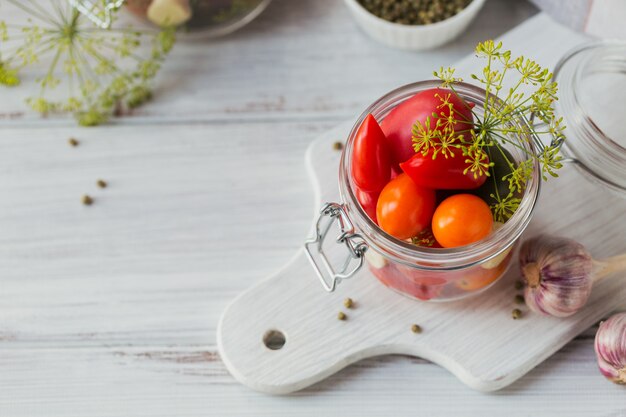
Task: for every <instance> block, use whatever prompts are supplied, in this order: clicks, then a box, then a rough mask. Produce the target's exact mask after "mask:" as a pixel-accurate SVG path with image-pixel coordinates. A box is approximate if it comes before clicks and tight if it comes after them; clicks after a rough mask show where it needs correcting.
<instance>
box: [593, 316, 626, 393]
mask: <svg viewBox="0 0 626 417" xmlns="http://www.w3.org/2000/svg"><path fill="white" fill-rule="evenodd" d="M595 349H596V356H597V358H598V366H599V367H600V372H602V375H604V376H605V377H606V378H607V379H609V380H610V381H613V382H615V383H616V384H626V313H620V314H616V315H614V316H612V317H611V318H609V319H608V320H607V321H605V322H603V323H601V324H600V328H599V329H598V332H597V333H596V341H595Z"/></svg>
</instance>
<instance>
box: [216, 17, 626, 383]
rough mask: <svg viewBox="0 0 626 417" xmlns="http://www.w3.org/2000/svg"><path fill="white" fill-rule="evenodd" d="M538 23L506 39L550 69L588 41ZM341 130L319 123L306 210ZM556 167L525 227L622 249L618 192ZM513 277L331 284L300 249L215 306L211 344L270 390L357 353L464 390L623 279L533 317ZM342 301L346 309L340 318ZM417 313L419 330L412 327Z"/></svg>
mask: <svg viewBox="0 0 626 417" xmlns="http://www.w3.org/2000/svg"><path fill="white" fill-rule="evenodd" d="M546 25H554V26H551V27H550V28H549V29H550V30H549V31H548V30H547V29H546V30H543V31H526V32H525V33H521V31H523V30H526V29H524V26H522V27H521V28H520V29H518V30H514V31H512V32H509V34H507V35H506V36H505V37H504V39H503V40H504V41H505V47H506V48H507V49H513V50H515V51H516V52H517V53H520V54H526V55H527V56H532V57H533V58H535V59H537V61H538V62H539V63H541V64H542V65H545V66H548V67H551V68H553V67H554V64H555V63H556V61H557V60H558V59H559V58H560V57H561V56H562V55H563V53H564V52H565V51H567V50H568V49H570V48H571V47H573V46H575V45H577V44H579V43H581V42H583V41H585V40H586V39H585V38H584V37H582V36H580V35H577V34H574V33H572V32H570V31H568V30H566V29H564V28H561V27H559V26H558V25H556V24H553V23H550V22H548V21H546ZM546 33H549V34H550V36H549V39H546ZM507 40H510V41H512V42H509V43H507ZM475 65H476V63H475V61H474V60H472V59H471V58H468V59H466V60H464V61H461V62H460V63H459V64H457V65H456V68H457V73H460V74H462V75H464V76H465V78H467V74H469V72H470V71H472V70H474V69H475ZM434 66H436V67H438V64H437V65H434ZM350 128H351V123H347V124H344V125H342V126H339V127H337V128H336V129H334V130H332V131H329V132H327V133H326V134H324V135H323V136H322V137H320V138H319V139H318V140H316V141H315V142H314V143H313V144H312V145H311V146H310V148H309V150H308V152H307V155H306V162H307V165H308V168H309V172H310V175H311V178H312V180H313V190H314V193H315V196H316V198H315V201H316V203H317V204H316V207H315V211H314V213H313V214H312V216H313V218H314V219H315V218H317V212H318V210H319V207H320V206H321V204H322V203H325V202H330V201H335V202H339V197H338V187H337V174H338V166H339V157H340V153H339V152H337V151H334V150H333V148H332V144H333V143H334V142H335V141H344V140H345V138H346V137H347V136H348V132H349V130H350ZM560 175H561V177H560V178H559V179H558V180H556V181H551V182H549V183H547V184H545V185H544V187H543V189H542V194H541V197H540V200H539V204H538V205H537V208H536V211H535V215H534V218H533V221H532V222H531V224H530V226H529V229H528V230H527V232H526V234H525V235H524V236H525V237H528V236H530V235H533V234H537V233H539V232H548V233H553V234H557V235H562V236H567V237H570V238H574V239H576V240H578V241H580V242H581V243H583V244H584V245H585V246H587V248H588V249H589V250H590V251H591V252H592V254H593V255H594V256H595V257H597V258H603V257H608V256H611V255H615V254H619V253H623V252H626V221H624V219H626V200H624V199H620V198H618V197H616V196H614V195H612V194H610V193H609V192H607V191H605V190H604V189H603V188H601V187H599V186H598V185H596V184H592V183H590V182H588V181H586V180H585V179H584V178H583V177H582V176H581V174H579V172H578V171H577V170H576V169H575V168H574V167H572V166H566V167H565V168H564V169H563V170H562V171H561V174H560ZM285 216H289V213H285ZM260 221H262V219H260ZM306 237H307V236H302V240H303V242H304V240H305V239H306ZM337 247H338V246H337ZM338 248H339V247H338ZM340 249H341V248H340ZM331 256H332V254H331ZM250 268H251V269H253V268H254V265H251V266H250ZM518 277H519V272H518V266H517V264H515V265H513V266H512V268H511V269H510V270H509V272H508V274H507V275H506V276H505V277H504V278H502V279H501V280H500V281H499V282H498V283H496V285H495V286H494V287H492V288H490V289H488V290H487V291H485V292H483V293H481V294H479V295H477V296H475V297H473V298H470V299H468V300H461V301H456V302H448V303H428V302H419V301H414V300H412V299H408V298H405V297H403V296H401V295H398V294H396V293H394V292H392V291H391V290H388V289H387V288H386V287H384V286H383V285H382V284H380V283H379V282H378V281H377V280H376V278H374V277H373V276H372V275H371V273H370V272H369V271H368V270H367V268H363V270H362V271H361V272H359V274H358V275H357V276H356V277H354V278H353V279H351V280H348V281H344V282H343V283H342V284H341V285H339V287H338V289H337V290H336V291H335V292H334V293H330V294H329V293H327V292H325V291H324V290H323V288H322V286H321V284H320V283H319V281H318V278H317V277H316V275H315V273H314V272H313V270H312V268H311V265H310V264H309V262H308V260H307V259H306V257H305V255H304V253H303V251H299V252H298V253H297V254H296V255H295V256H294V258H293V259H292V260H291V261H290V262H289V263H288V264H287V265H286V266H285V267H284V269H283V270H281V271H280V272H278V273H277V274H276V275H274V276H272V277H269V278H267V279H265V280H264V281H262V282H261V283H259V284H257V285H255V286H254V287H252V288H250V289H249V290H248V291H246V292H245V293H243V294H241V295H240V296H239V297H238V298H237V299H235V300H234V301H233V302H232V304H231V305H230V306H229V307H228V308H227V309H226V310H225V311H224V313H223V316H222V319H221V321H220V325H219V328H218V345H219V350H220V354H221V357H222V359H223V361H224V363H225V364H226V366H227V367H228V369H229V370H230V372H231V373H232V374H233V375H234V376H235V378H237V379H238V380H239V381H240V382H241V383H243V384H245V385H248V386H250V387H251V388H253V389H256V390H259V391H263V392H267V393H273V394H282V393H289V392H293V391H297V390H299V389H302V388H304V387H307V386H309V385H311V384H314V383H316V382H318V381H322V380H323V379H324V378H325V377H327V376H329V375H331V374H333V373H334V372H337V371H338V370H340V369H342V368H344V367H345V366H347V365H349V364H351V363H354V362H356V361H358V360H360V359H363V358H365V357H369V356H375V355H385V354H407V355H414V356H420V357H423V358H425V359H428V360H431V361H433V362H435V363H438V364H439V365H441V366H443V367H444V368H446V369H448V370H449V371H450V372H451V373H452V374H454V375H455V376H456V377H458V378H459V379H460V380H461V381H463V382H464V383H466V384H467V385H469V386H470V387H472V388H475V389H478V390H483V391H493V390H497V389H500V388H503V387H505V386H506V385H508V384H510V383H512V382H513V381H515V380H516V379H518V378H520V377H521V376H523V375H524V374H525V373H526V372H528V371H529V370H530V369H532V368H533V367H534V366H536V365H537V364H539V363H540V362H541V361H543V360H544V359H546V358H547V357H549V356H550V355H552V354H553V353H554V352H556V351H557V350H558V349H560V348H561V347H562V346H563V345H565V344H566V343H567V342H568V341H570V340H571V339H572V338H574V337H575V336H576V335H577V334H579V333H581V332H582V331H584V330H585V329H586V328H588V327H589V326H591V325H592V324H594V323H595V322H597V321H598V320H600V319H601V318H603V317H605V316H606V315H608V314H609V313H610V312H612V311H614V310H616V309H619V308H622V309H626V285H624V281H623V280H620V279H619V278H618V279H616V280H611V279H607V280H605V281H602V282H601V283H599V284H598V285H597V286H596V287H595V288H594V290H593V294H592V297H591V299H590V300H589V302H588V304H587V306H586V307H585V308H584V309H583V310H582V311H580V312H579V313H578V314H576V315H574V316H573V317H570V318H567V319H557V318H551V317H542V316H538V315H536V314H533V313H531V312H529V311H528V310H527V309H525V308H524V317H523V318H522V319H521V320H513V319H512V318H511V311H512V309H513V308H516V307H518V306H516V305H515V304H514V303H513V298H514V296H515V295H516V293H517V292H516V291H515V290H514V288H513V282H514V281H515V280H516V279H517V278H518ZM623 278H624V279H626V277H623ZM620 281H621V282H620ZM346 297H350V298H352V299H353V300H355V308H353V309H349V310H348V309H346V308H345V307H344V306H343V300H344V299H345V298H346ZM339 311H344V312H345V313H346V314H347V316H348V319H347V320H345V321H340V320H338V319H337V313H338V312H339ZM414 323H416V324H419V325H420V326H421V327H422V328H423V333H421V334H414V333H412V332H411V325H412V324H414ZM271 330H275V331H279V332H281V333H282V334H283V335H284V336H285V338H286V343H285V344H284V346H283V347H282V348H281V349H278V350H270V349H268V348H267V347H266V346H265V344H264V342H263V338H264V335H265V334H266V333H267V332H268V331H271ZM389 377H390V378H393V375H390V376H389ZM416 378H419V375H416Z"/></svg>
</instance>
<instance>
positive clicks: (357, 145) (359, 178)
mask: <svg viewBox="0 0 626 417" xmlns="http://www.w3.org/2000/svg"><path fill="white" fill-rule="evenodd" d="M388 147H389V145H388V142H387V138H386V137H385V134H384V133H383V131H382V129H381V128H380V126H379V125H378V122H377V121H376V119H375V118H374V116H372V115H371V114H369V115H367V117H366V118H365V120H363V123H361V126H359V130H358V131H357V133H356V137H355V139H354V145H353V149H352V167H351V171H352V181H353V184H354V192H355V195H356V198H357V200H358V201H359V203H360V204H361V207H363V209H364V210H365V212H366V213H367V214H368V215H369V216H370V218H371V219H372V220H374V221H376V203H377V202H378V195H379V194H380V192H381V191H382V189H383V188H384V187H385V185H387V183H388V182H389V179H390V178H391V175H392V167H391V156H390V152H389V149H388Z"/></svg>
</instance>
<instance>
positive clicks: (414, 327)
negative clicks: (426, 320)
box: [411, 324, 422, 333]
mask: <svg viewBox="0 0 626 417" xmlns="http://www.w3.org/2000/svg"><path fill="white" fill-rule="evenodd" d="M411 331H412V332H413V333H422V328H421V327H420V326H419V325H417V324H414V325H412V326H411Z"/></svg>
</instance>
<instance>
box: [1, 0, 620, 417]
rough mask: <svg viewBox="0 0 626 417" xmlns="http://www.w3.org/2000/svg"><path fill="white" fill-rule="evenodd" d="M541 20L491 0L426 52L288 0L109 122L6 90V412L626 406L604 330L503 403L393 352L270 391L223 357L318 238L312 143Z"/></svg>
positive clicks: (178, 53)
mask: <svg viewBox="0 0 626 417" xmlns="http://www.w3.org/2000/svg"><path fill="white" fill-rule="evenodd" d="M533 13H534V9H533V8H532V7H531V6H529V5H528V4H526V3H525V2H523V1H515V2H511V1H510V0H490V1H488V2H487V4H486V6H485V9H484V11H483V13H481V15H480V16H479V17H478V19H477V21H476V22H475V23H474V24H473V25H472V26H471V28H470V30H469V32H468V33H467V34H466V35H465V36H463V37H462V38H461V39H459V40H458V41H456V42H454V43H453V44H450V45H448V46H446V47H444V48H442V49H440V50H437V51H433V52H428V53H422V54H413V53H407V52H401V51H393V50H389V49H386V48H384V47H382V46H379V45H377V44H375V43H373V42H371V41H369V39H367V38H366V37H365V36H364V35H363V34H362V33H360V31H359V30H358V28H356V26H355V24H354V22H353V21H352V20H351V18H350V17H349V15H348V13H347V11H346V10H345V8H344V6H343V5H342V4H341V2H339V1H336V0H306V1H304V0H302V1H297V2H296V1H291V0H275V1H274V2H273V4H272V5H271V6H270V7H269V8H268V10H267V11H266V13H264V14H263V15H262V16H261V17H260V18H259V19H258V20H257V21H255V22H253V23H252V24H251V25H250V26H249V27H247V28H246V29H244V30H242V31H241V32H238V33H236V34H234V35H233V36H231V37H227V38H223V39H220V40H215V41H211V42H206V43H200V44H194V45H185V44H180V45H178V47H177V48H176V50H175V51H174V53H173V55H172V59H171V60H170V61H169V62H168V63H167V65H166V67H165V69H164V71H163V74H162V76H161V82H160V84H159V88H158V89H157V94H156V100H155V101H154V102H153V103H151V104H149V105H148V106H146V107H144V108H142V109H140V110H138V111H136V112H134V113H133V114H130V115H127V117H125V118H122V119H121V120H118V121H116V122H115V123H114V124H113V126H107V127H101V128H96V129H79V128H76V127H74V125H73V122H72V121H70V120H66V119H63V118H61V119H40V118H38V117H37V116H33V115H32V114H31V113H29V112H27V111H26V109H25V106H24V105H23V103H22V98H23V97H24V96H26V95H28V89H27V88H26V87H23V88H20V89H14V90H5V89H2V90H0V149H1V150H2V152H0V193H1V195H2V198H0V231H1V233H0V254H1V256H0V415H3V416H5V415H6V416H10V417H20V416H46V417H51V416H81V417H82V416H86V415H89V416H172V415H176V416H200V415H203V416H205V415H215V416H227V415H253V416H261V415H268V416H276V415H286V416H287V415H289V416H295V415H311V416H317V415H329V416H332V415H359V416H365V415H381V414H396V415H415V414H419V415H432V416H449V415H450V414H452V413H457V414H458V413H463V414H472V413H473V414H476V415H481V416H483V415H485V414H488V415H503V414H504V413H506V414H507V415H513V416H516V415H519V416H526V415H534V416H537V415H554V414H565V413H568V414H569V415H572V416H583V415H589V413H592V412H593V414H594V415H599V416H620V415H623V414H624V413H625V411H624V410H625V409H626V408H625V405H624V391H623V389H620V388H619V387H614V386H613V385H611V384H609V383H607V382H605V381H604V380H603V378H601V377H600V376H599V374H598V372H597V369H596V366H595V364H594V361H593V352H592V340H591V337H592V334H593V331H590V332H589V333H587V335H586V336H585V337H582V338H579V339H577V340H575V341H574V342H572V343H571V344H569V345H568V346H566V347H565V348H564V349H563V350H561V351H560V352H558V353H557V354H556V355H555V356H554V357H553V358H551V359H550V360H549V361H548V362H546V363H545V364H543V365H541V366H540V367H539V368H537V369H536V370H534V371H532V372H531V373H530V374H529V375H528V376H526V377H525V378H523V379H522V380H521V381H520V382H518V383H516V384H514V385H513V386H511V387H510V388H507V389H506V390H504V391H502V392H500V393H498V394H496V395H483V394H477V393H474V392H472V391H470V390H468V389H467V388H466V387H465V386H463V385H462V384H461V383H459V382H458V381H456V380H455V379H454V378H453V377H451V376H450V375H449V373H448V372H446V371H444V370H443V369H441V368H439V367H437V366H435V365H432V364H429V363H427V362H425V361H422V360H416V359H408V358H404V357H390V358H379V359H370V360H367V361H364V362H362V363H359V364H358V365H355V366H351V367H350V368H348V369H346V370H344V371H342V372H340V373H339V374H337V375H336V376H334V377H332V378H331V379H330V380H329V381H327V382H325V383H323V384H319V385H316V386H314V387H312V388H310V389H307V390H305V391H303V392H301V393H299V394H297V395H293V396H289V397H271V396H265V395H262V394H258V393H255V392H252V391H250V390H249V389H247V388H245V387H242V386H241V385H239V384H238V383H236V382H235V381H234V379H233V378H232V377H231V376H230V375H228V373H227V372H226V370H225V368H224V366H223V364H222V363H221V361H220V360H219V358H218V356H217V353H216V340H215V330H216V325H217V321H218V318H219V315H220V313H221V311H222V310H223V308H224V307H225V306H226V304H227V303H228V302H229V301H230V300H231V299H232V298H234V297H235V295H236V294H238V293H239V292H241V291H242V290H244V289H245V288H247V287H249V286H250V285H251V284H252V283H254V282H255V281H257V280H258V279H259V278H260V277H263V276H266V275H268V274H270V273H271V272H273V271H275V270H276V269H277V268H279V267H280V266H282V265H283V264H284V263H285V261H286V260H288V259H289V258H290V257H291V256H292V254H293V252H294V251H295V249H296V248H297V247H299V246H300V244H301V242H302V238H303V236H304V235H305V234H306V233H307V231H308V229H309V226H310V219H311V215H312V212H311V211H312V210H311V207H312V205H313V204H312V203H313V196H312V194H311V191H310V186H309V183H308V179H307V177H306V171H305V167H304V163H303V155H304V151H305V149H306V147H307V145H308V144H309V142H310V141H311V140H312V139H313V138H315V137H316V136H318V135H319V134H320V133H321V132H323V131H325V130H327V129H329V128H331V127H332V126H334V125H335V124H336V123H337V122H339V121H342V120H344V119H345V118H348V117H352V116H353V115H354V114H356V113H357V112H359V111H361V110H362V109H363V108H364V107H365V106H366V105H367V104H368V103H369V102H371V101H372V100H374V99H375V98H377V97H378V96H379V95H380V94H382V93H383V92H385V91H386V90H388V89H390V88H392V87H395V86H397V85H400V84H403V83H405V82H408V81H413V80H415V79H420V78H426V77H428V76H429V74H430V72H431V71H432V69H433V67H437V66H439V65H447V64H450V63H452V62H455V61H456V60H458V59H460V58H461V57H463V56H465V55H466V54H467V53H468V52H469V51H470V50H471V48H472V46H473V45H474V44H475V42H476V41H478V40H482V39H484V38H488V37H493V36H497V35H499V34H500V33H502V32H504V31H506V30H508V29H509V28H511V27H513V26H515V25H516V24H518V23H520V22H521V21H523V20H525V19H526V18H528V17H529V16H530V15H532V14H533ZM355 74H358V76H357V75H355ZM33 76H34V75H33ZM69 136H76V137H77V138H79V139H80V140H81V145H80V146H79V147H78V148H75V149H74V148H70V147H68V146H67V145H66V140H67V138H68V137H69ZM97 178H104V179H106V180H108V181H109V182H110V187H109V188H107V189H105V190H99V189H97V188H96V186H95V184H94V182H95V180H96V179H97ZM83 193H91V194H92V195H93V196H94V197H95V199H96V201H95V204H94V205H93V206H92V207H83V206H82V205H81V204H80V197H81V195H82V194H83ZM416 375H420V377H416ZM422 375H423V377H421V376H422Z"/></svg>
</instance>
